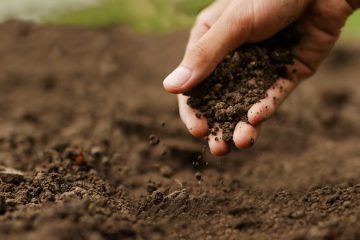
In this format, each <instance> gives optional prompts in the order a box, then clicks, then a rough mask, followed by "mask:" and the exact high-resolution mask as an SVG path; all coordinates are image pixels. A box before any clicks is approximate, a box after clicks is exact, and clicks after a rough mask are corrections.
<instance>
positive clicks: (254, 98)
mask: <svg viewBox="0 0 360 240" xmlns="http://www.w3.org/2000/svg"><path fill="white" fill-rule="evenodd" d="M299 39H300V38H299V34H298V33H297V32H296V30H295V29H294V28H293V27H289V28H287V29H285V30H283V31H281V32H280V33H278V34H276V35H274V36H273V37H271V38H270V39H268V40H265V41H263V42H259V43H255V44H245V45H243V46H241V47H240V48H238V49H236V50H235V51H233V52H232V53H230V54H229V55H228V56H226V58H225V59H224V60H223V61H222V62H221V63H220V64H219V65H218V66H217V67H216V69H215V70H214V72H213V73H212V74H211V75H210V76H209V77H208V78H207V79H205V80H204V81H203V82H202V83H201V84H199V85H198V86H196V87H195V88H194V89H192V90H191V91H189V92H187V93H186V94H185V95H187V96H189V99H188V101H187V103H188V105H189V106H190V107H192V108H194V109H197V110H199V112H198V113H196V114H197V115H196V116H197V117H201V116H203V117H205V118H206V120H207V122H208V125H209V129H210V130H209V134H212V135H216V134H217V132H218V130H219V129H221V130H222V139H223V140H224V141H226V142H231V141H232V139H233V132H234V129H235V127H236V124H237V123H238V122H239V121H244V122H247V112H248V111H249V109H250V107H251V106H252V105H254V104H255V103H256V102H259V101H260V100H261V99H264V98H265V97H266V91H267V90H268V89H269V88H270V87H271V86H272V85H273V84H274V83H275V81H276V80H277V79H279V78H288V74H287V65H289V64H293V58H294V57H293V55H292V53H291V49H292V48H293V47H294V46H295V45H296V44H297V43H298V41H299Z"/></svg>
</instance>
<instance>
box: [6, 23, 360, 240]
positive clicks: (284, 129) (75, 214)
mask: <svg viewBox="0 0 360 240" xmlns="http://www.w3.org/2000/svg"><path fill="white" fill-rule="evenodd" d="M186 38H187V33H185V32H183V33H181V32H180V33H173V34H170V35H155V34H136V33H133V32H131V31H129V30H127V29H126V28H124V27H114V28H108V29H97V30H95V29H83V28H66V27H50V26H49V27H39V26H34V25H31V24H26V23H18V22H9V23H5V24H1V25H0V39H1V41H0V53H1V54H0V56H1V57H0V113H1V115H0V166H1V167H0V179H1V180H0V239H10V240H13V239H50V240H51V239H55V240H63V239H96V240H102V239H175V240H176V239H179V240H180V239H220V240H221V239H224V240H225V239H226V240H229V239H358V238H359V236H360V231H359V229H360V226H359V222H360V174H359V171H358V169H359V167H360V161H359V160H360V159H359V157H360V149H359V147H358V146H359V145H360V138H359V136H360V126H359V123H360V107H359V106H360V89H359V87H358V86H359V80H358V76H359V67H358V66H359V64H360V59H359V57H358V56H360V54H359V53H360V49H358V48H355V47H349V46H347V47H341V46H339V48H338V49H341V51H340V50H337V51H335V54H334V55H333V57H332V58H331V61H329V63H327V64H325V66H324V67H323V68H322V70H321V71H320V73H319V74H318V75H317V76H316V77H315V78H313V79H311V80H309V81H307V82H305V83H303V85H301V86H300V87H299V89H298V90H297V91H296V92H295V93H294V94H293V96H291V98H290V99H289V100H288V101H287V102H286V103H285V104H284V105H283V107H282V108H281V110H280V111H279V112H278V113H277V114H276V115H275V116H274V117H273V118H272V119H271V120H269V121H268V122H267V123H266V124H264V126H263V129H262V133H261V134H262V135H261V136H260V138H259V141H258V142H257V144H256V145H255V146H254V147H253V149H250V150H247V151H233V152H232V153H231V154H230V155H228V156H226V157H224V158H215V157H212V156H210V155H209V154H208V152H207V151H206V152H205V154H203V156H202V157H199V156H201V155H202V148H201V146H202V142H201V141H200V140H197V139H194V138H192V137H191V136H190V135H189V133H188V132H187V131H186V128H185V127H184V126H183V124H182V123H181V121H180V119H179V116H178V112H177V108H176V106H177V103H176V98H175V97H174V96H171V95H170V94H168V93H166V92H165V91H164V90H163V89H162V79H163V77H164V76H165V75H166V74H167V73H168V72H170V71H171V69H173V67H175V66H176V65H177V64H178V61H179V60H180V58H181V56H182V53H183V49H184V46H185V44H186ZM357 45H358V44H357V43H356V44H355V45H354V46H357ZM164 46H166V47H164ZM339 56H342V57H339ZM344 56H346V57H345V58H346V59H347V61H346V63H344V61H342V60H341V59H344ZM164 122H166V124H165V125H166V126H165V127H164V124H163V123H164ZM151 134H155V135H156V137H157V138H158V139H160V140H161V141H160V142H159V143H158V144H157V145H150V144H149V140H150V139H149V136H150V135H151Z"/></svg>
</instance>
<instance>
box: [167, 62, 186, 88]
mask: <svg viewBox="0 0 360 240" xmlns="http://www.w3.org/2000/svg"><path fill="white" fill-rule="evenodd" d="M190 77H191V70H190V69H188V68H186V67H181V66H180V67H178V68H176V69H175V70H174V71H173V72H172V73H170V74H169V76H167V77H166V78H165V80H164V86H165V87H173V88H179V87H181V86H183V85H184V84H185V83H186V82H187V81H189V80H190Z"/></svg>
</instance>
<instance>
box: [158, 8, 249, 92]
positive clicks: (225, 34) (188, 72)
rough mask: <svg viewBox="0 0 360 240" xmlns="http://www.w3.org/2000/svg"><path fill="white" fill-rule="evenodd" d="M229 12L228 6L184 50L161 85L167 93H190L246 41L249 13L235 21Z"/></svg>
mask: <svg viewBox="0 0 360 240" xmlns="http://www.w3.org/2000/svg"><path fill="white" fill-rule="evenodd" d="M243 7H244V6H243ZM230 10H231V9H230V8H229V7H228V8H227V9H226V10H225V11H224V13H223V14H222V16H221V17H220V18H219V19H218V20H217V21H216V22H215V23H214V24H213V25H212V26H211V27H210V29H209V30H208V31H207V32H206V33H205V34H204V35H203V36H202V37H201V38H200V39H199V40H197V42H195V43H193V44H191V45H190V46H189V47H188V48H187V49H186V52H185V55H184V58H183V60H182V62H181V63H180V65H179V66H178V67H177V68H176V69H175V70H174V71H173V72H172V73H170V75H169V76H167V77H166V78H165V80H164V82H163V84H164V87H165V89H166V90H167V91H169V92H171V93H183V92H186V91H188V90H190V89H191V88H193V87H194V86H196V85H197V84H198V83H200V82H201V81H202V80H203V79H205V78H206V77H207V76H209V75H210V74H211V72H212V71H213V70H214V69H215V67H216V65H217V64H218V63H219V62H220V61H221V60H222V59H223V58H224V57H225V56H226V55H227V54H228V53H229V52H230V51H231V50H233V49H234V48H236V47H237V46H239V45H241V44H242V43H243V42H245V41H246V39H247V37H248V36H249V34H250V32H251V26H252V19H253V18H252V16H251V14H252V13H251V12H250V13H248V14H246V15H245V14H243V15H242V17H241V18H240V19H236V18H238V17H236V18H233V17H232V15H234V14H232V13H231V11H230ZM243 10H244V9H243ZM240 16H241V15H240ZM235 20H236V21H235ZM235 25H236V26H235Z"/></svg>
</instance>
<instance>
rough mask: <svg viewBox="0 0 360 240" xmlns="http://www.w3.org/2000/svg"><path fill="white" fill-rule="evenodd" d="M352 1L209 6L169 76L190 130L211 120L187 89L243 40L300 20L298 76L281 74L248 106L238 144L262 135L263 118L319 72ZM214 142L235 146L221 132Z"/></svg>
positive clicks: (240, 1) (227, 1) (232, 0)
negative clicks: (198, 110)
mask: <svg viewBox="0 0 360 240" xmlns="http://www.w3.org/2000/svg"><path fill="white" fill-rule="evenodd" d="M350 1H351V0H349V2H350ZM353 2H354V0H353ZM352 6H354V5H351V6H350V4H349V3H348V2H347V1H345V0H328V1H323V0H278V1H267V0H217V1H216V2H214V3H213V4H212V5H210V6H209V7H208V8H207V9H205V10H203V11H202V12H201V13H200V14H199V16H198V18H197V21H196V23H195V25H194V26H193V28H192V31H191V34H190V39H189V42H188V46H187V48H186V52H185V56H184V58H183V60H182V62H181V63H180V66H179V67H178V68H177V69H175V70H174V71H173V72H172V73H171V74H170V75H169V76H168V77H167V78H166V79H165V80H164V87H165V89H166V90H167V91H169V92H171V93H176V94H178V100H179V111H180V117H181V119H182V121H183V122H184V123H185V125H186V126H187V128H188V129H189V131H190V133H191V134H192V135H194V136H197V137H203V136H206V135H207V134H208V125H207V123H206V119H199V118H197V117H196V116H195V112H196V110H194V109H191V108H190V107H189V106H188V105H187V103H186V100H187V97H185V96H184V95H182V94H181V93H184V92H187V91H189V90H190V89H192V88H193V87H194V86H196V85H197V84H198V83H200V82H201V81H202V80H204V79H205V78H206V77H207V76H209V75H210V74H211V72H212V71H213V70H214V69H215V67H216V65H217V64H218V63H219V62H220V61H221V60H222V59H223V58H224V57H225V56H226V55H227V54H228V53H229V52H231V51H232V50H234V49H236V48H237V47H239V46H240V45H241V44H243V43H245V42H258V41H261V40H265V39H267V38H269V37H271V36H272V35H274V34H275V33H276V32H278V31H280V30H281V29H283V28H285V27H286V26H288V25H289V24H291V23H293V22H295V21H296V26H297V29H298V31H299V33H300V34H301V35H302V38H301V41H300V43H299V44H298V45H297V46H296V47H295V48H294V49H293V53H294V56H295V59H294V62H295V63H294V65H293V66H291V71H289V77H290V78H291V79H292V80H291V81H290V80H287V79H278V80H277V81H276V82H275V84H274V86H273V87H271V88H270V89H269V90H268V91H267V95H268V96H267V97H266V98H265V99H263V100H261V101H260V102H259V103H256V104H254V105H253V106H252V107H251V108H250V110H249V111H248V121H249V123H245V122H239V123H238V124H237V126H236V128H235V131H234V136H233V140H234V143H235V145H236V146H237V147H238V148H247V147H249V146H250V145H251V144H250V143H251V141H250V139H254V140H255V139H256V138H257V136H258V131H259V127H260V123H261V122H262V121H264V120H265V119H267V118H269V117H270V116H271V115H272V114H273V113H274V112H275V111H276V109H277V108H278V107H279V105H280V104H281V103H282V102H283V100H285V98H286V97H287V96H288V95H289V94H290V93H291V92H292V91H293V90H294V89H295V88H296V86H297V85H298V83H299V82H300V81H301V80H303V79H305V78H307V77H309V76H311V75H312V74H314V73H315V71H316V69H317V68H318V67H319V65H320V63H321V62H322V61H323V60H324V58H325V57H326V56H327V55H328V53H329V52H330V50H331V49H332V47H333V46H334V44H335V42H336V40H337V39H338V37H339V35H340V30H341V28H342V26H343V25H344V24H345V21H346V19H347V17H348V16H349V15H350V14H351V13H352V11H353V8H352ZM294 70H295V71H294ZM274 97H275V98H276V99H278V101H276V103H275V102H274V101H273V98H274ZM218 134H220V135H221V132H219V133H218ZM216 137H217V138H218V139H220V140H218V141H216V140H215V138H216ZM209 147H210V151H211V153H213V154H214V155H223V154H226V153H228V152H229V149H230V147H229V145H228V144H227V143H226V142H224V141H222V140H221V136H209Z"/></svg>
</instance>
